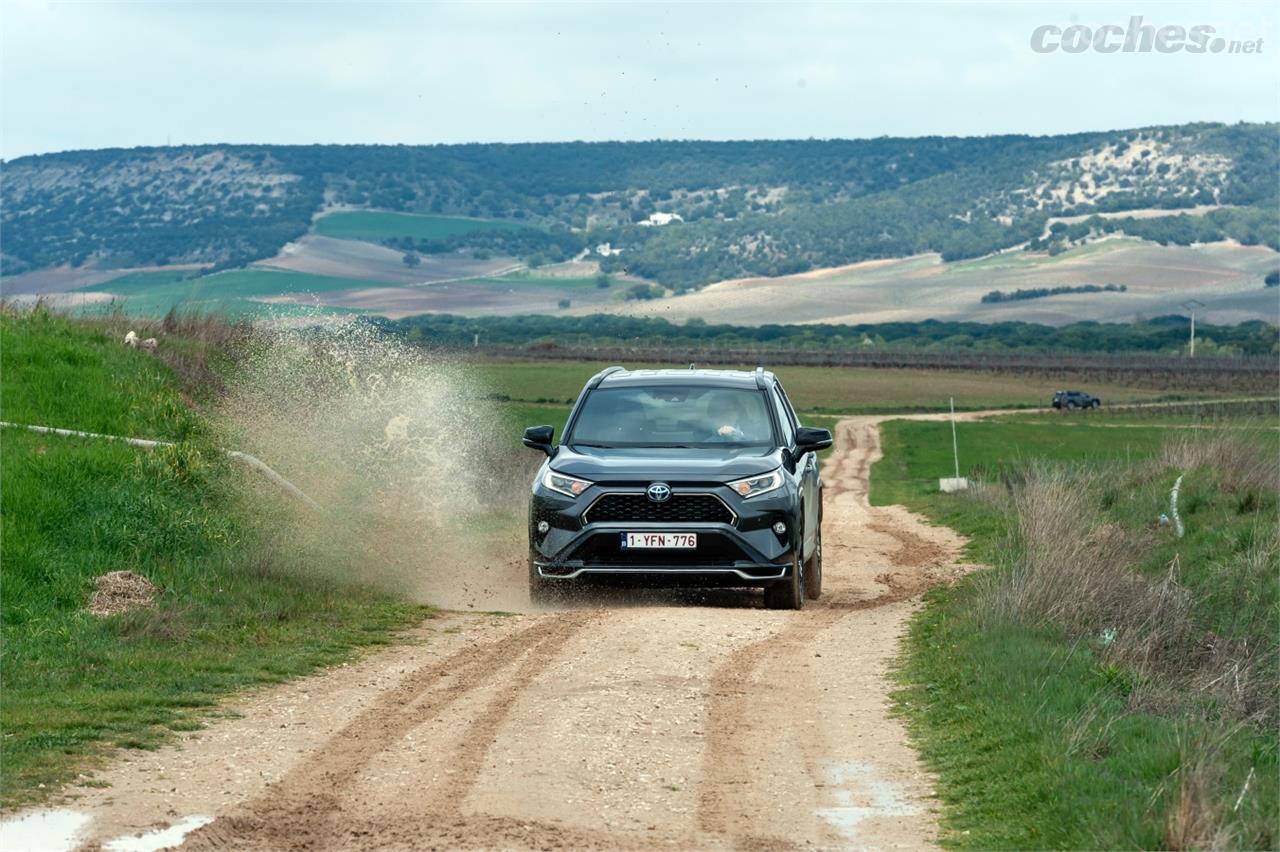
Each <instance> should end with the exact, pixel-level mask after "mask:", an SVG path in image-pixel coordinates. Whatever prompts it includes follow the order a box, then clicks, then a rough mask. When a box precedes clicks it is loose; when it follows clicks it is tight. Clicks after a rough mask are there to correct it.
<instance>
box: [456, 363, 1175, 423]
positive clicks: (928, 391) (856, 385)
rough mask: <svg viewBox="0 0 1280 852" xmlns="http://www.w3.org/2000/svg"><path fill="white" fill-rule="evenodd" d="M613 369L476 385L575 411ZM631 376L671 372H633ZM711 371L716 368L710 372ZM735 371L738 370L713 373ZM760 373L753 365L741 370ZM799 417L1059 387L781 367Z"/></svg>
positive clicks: (593, 366)
mask: <svg viewBox="0 0 1280 852" xmlns="http://www.w3.org/2000/svg"><path fill="white" fill-rule="evenodd" d="M607 366H609V364H607V363H605V362H602V361H601V362H580V361H492V360H477V361H475V362H474V363H473V365H472V372H473V374H474V375H475V377H476V380H477V381H478V382H479V383H481V384H483V385H484V386H485V387H486V388H487V390H488V391H489V392H490V393H493V394H495V395H497V396H498V397H500V398H506V399H510V400H515V401H524V402H556V403H561V404H569V403H571V402H572V401H573V400H574V399H576V398H577V395H578V393H579V392H581V390H582V386H583V385H584V384H585V383H586V381H587V379H589V378H591V376H592V375H593V374H595V373H596V372H597V371H599V370H601V369H603V368H604V367H607ZM627 366H628V367H631V368H637V369H638V368H641V367H655V366H656V367H666V368H670V367H671V365H670V364H665V365H654V364H639V363H637V364H628V365H627ZM708 366H711V365H708ZM715 366H717V367H721V366H730V367H732V366H734V365H715ZM736 366H737V368H738V369H754V365H736ZM774 371H775V372H776V373H777V374H778V376H779V378H781V380H782V383H783V386H784V387H785V388H786V389H787V393H788V394H789V395H790V396H791V401H792V402H793V403H794V404H795V406H796V408H797V409H799V410H801V411H807V412H813V413H826V414H878V413H886V412H912V411H945V410H946V409H947V404H948V403H947V400H948V398H949V397H952V396H954V397H955V400H956V409H957V410H960V411H977V410H984V409H993V408H1031V407H1038V406H1046V405H1048V404H1049V401H1050V399H1051V398H1052V396H1053V392H1054V390H1056V389H1057V388H1058V387H1059V386H1060V385H1058V384H1056V383H1055V382H1060V381H1061V380H1060V379H1059V380H1052V379H1045V378H1040V377H1035V376H1029V377H1021V378H1019V377H1013V376H1008V375H990V374H985V373H963V372H951V371H948V372H929V371H924V370H875V369H865V368H827V367H777V368H775V370H774ZM1088 387H1089V388H1090V390H1091V391H1092V392H1094V393H1096V394H1098V395H1099V396H1101V397H1102V398H1103V399H1105V400H1107V401H1108V403H1110V402H1116V403H1119V402H1145V401H1152V400H1158V399H1162V398H1165V397H1168V396H1175V397H1176V396H1177V395H1175V394H1169V393H1168V392H1167V391H1156V390H1150V389H1144V388H1135V387H1120V386H1116V385H1106V384H1096V383H1094V384H1090V385H1088Z"/></svg>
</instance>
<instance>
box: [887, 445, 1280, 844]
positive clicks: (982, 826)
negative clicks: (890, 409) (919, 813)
mask: <svg viewBox="0 0 1280 852" xmlns="http://www.w3.org/2000/svg"><path fill="white" fill-rule="evenodd" d="M882 436H883V446H884V452H885V454H884V458H883V459H881V460H880V461H879V462H878V463H877V464H876V465H875V466H874V467H873V469H872V477H871V482H872V501H873V503H876V504H885V503H905V504H906V505H908V506H910V507H911V508H913V509H916V510H918V511H921V512H923V513H925V514H926V515H928V516H929V517H930V518H932V519H933V520H935V521H938V522H942V523H946V524H948V525H950V526H952V527H954V528H956V529H958V530H959V531H961V532H963V533H965V534H966V535H969V536H970V537H971V545H970V550H971V555H973V556H974V557H976V558H977V559H979V560H981V561H984V562H986V563H987V564H990V565H992V566H993V567H992V568H990V569H988V570H983V571H979V572H976V573H974V574H971V575H969V577H967V578H966V579H965V580H963V581H961V582H960V583H958V584H956V585H954V586H950V587H943V588H939V589H935V590H934V591H932V592H930V593H929V595H928V596H927V598H926V600H927V605H926V607H925V609H924V610H923V611H922V612H921V613H920V614H919V615H918V616H917V617H916V618H915V619H914V621H913V624H912V627H911V632H910V637H909V640H908V651H907V655H906V657H905V659H904V660H903V661H902V664H901V669H900V673H899V674H900V677H901V680H902V683H903V689H902V691H901V693H900V694H899V696H898V700H899V708H900V711H901V712H902V713H903V714H904V715H905V716H906V718H907V720H908V722H909V725H910V728H911V731H912V734H913V737H914V739H915V741H916V743H917V744H918V746H919V747H920V749H921V752H922V754H923V756H924V758H925V760H926V762H927V764H928V765H929V766H930V768H931V769H932V770H933V771H934V772H935V773H936V774H937V776H938V779H939V793H940V796H941V799H942V801H943V802H944V804H945V812H944V828H945V836H944V845H946V846H949V847H952V848H971V849H991V848H1099V849H1100V848H1116V847H1127V848H1129V847H1140V848H1175V849H1177V848H1191V847H1196V848H1200V847H1213V848H1222V847H1226V848H1275V844H1276V842H1277V839H1278V838H1277V835H1276V826H1277V824H1280V809H1278V808H1277V801H1280V799H1278V796H1280V789H1278V788H1277V772H1278V770H1280V764H1278V761H1277V739H1276V714H1275V702H1274V697H1275V694H1276V692H1277V687H1278V680H1277V670H1276V660H1277V647H1276V639H1277V636H1278V635H1280V545H1277V540H1276V529H1277V522H1278V521H1280V512H1278V510H1277V498H1276V487H1275V478H1276V471H1275V467H1276V458H1277V452H1278V451H1280V440H1278V436H1277V435H1276V434H1275V433H1274V432H1241V431H1238V430H1215V431H1210V430H1195V431H1191V430H1169V429H1163V428H1160V427H1158V426H1147V427H1137V428H1125V429H1112V428H1106V427H1104V426H1101V425H1089V424H1081V425H1078V426H1077V427H1075V428H1066V429H1064V428H1061V426H1060V424H1054V423H1050V424H1040V423H1034V422H993V423H961V424H960V431H959V444H960V454H961V467H962V472H967V473H968V474H969V475H970V476H971V477H973V478H974V479H977V480H980V481H982V482H986V483H994V487H986V488H981V489H979V490H978V491H977V492H976V493H971V494H969V495H964V496H961V495H955V496H952V495H942V494H939V493H938V492H937V489H936V483H937V477H938V476H941V475H948V474H949V472H950V470H951V459H950V446H949V440H950V435H949V433H948V432H947V424H945V423H922V422H907V421H895V422H889V423H887V424H885V425H884V427H883V429H882ZM1179 474H1185V476H1186V479H1185V480H1184V482H1183V486H1182V490H1181V494H1180V506H1181V512H1182V517H1183V519H1184V520H1185V523H1186V536H1185V537H1184V538H1181V539H1179V538H1178V537H1177V536H1176V534H1175V533H1174V531H1173V527H1172V526H1162V525H1160V524H1159V523H1158V522H1157V519H1158V518H1159V516H1160V515H1161V513H1164V512H1168V511H1169V491H1170V488H1171V487H1172V485H1173V483H1174V480H1175V479H1176V478H1177V476H1178V475H1179ZM1002 483H1003V484H1002ZM1171 566H1172V567H1171ZM1232 672H1234V674H1231V673H1232ZM1224 675H1226V676H1225V677H1224ZM1232 678H1234V681H1233V680H1232ZM1246 782H1247V783H1248V787H1247V789H1246Z"/></svg>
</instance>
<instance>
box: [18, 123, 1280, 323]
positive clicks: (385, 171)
mask: <svg viewBox="0 0 1280 852" xmlns="http://www.w3.org/2000/svg"><path fill="white" fill-rule="evenodd" d="M1278 131H1280V126H1277V125H1275V124H1236V125H1223V124H1189V125H1180V126H1171V127H1151V128H1140V129H1131V130H1115V131H1106V132H1095V133H1079V134H1070V135H1059V136H1043V137H1030V136H990V137H970V138H959V137H925V138H913V139H892V138H880V139H866V140H791V141H745V142H696V141H655V142H625V143H624V142H617V143H578V142H574V143H531V144H519V145H481V144H474V145H435V146H351V145H314V146H275V145H205V146H193V147H172V148H136V149H129V150H121V149H115V150H100V151H73V152H65V153H58V154H48V155H41V156H34V157H24V158H21V159H18V160H14V161H11V162H8V163H5V164H4V178H5V179H4V181H3V184H2V185H0V225H2V226H3V229H4V244H3V252H2V253H0V272H2V273H3V275H4V290H5V293H6V295H12V294H15V293H28V294H32V293H50V292H60V291H68V290H80V289H82V288H92V289H91V290H88V291H87V292H89V293H98V294H100V293H103V292H112V291H111V288H110V287H109V286H104V282H107V281H109V280H110V279H112V278H114V277H116V276H119V275H123V274H125V273H126V272H128V273H135V272H151V271H155V270H156V269H160V270H168V269H169V268H171V267H179V266H181V267H185V268H186V269H188V270H193V272H194V274H196V275H199V274H200V273H202V272H203V273H206V274H207V273H216V272H220V271H222V270H226V269H235V268H240V267H245V266H249V265H253V264H256V265H261V266H266V267H271V268H276V269H284V270H288V271H290V272H294V273H300V274H303V273H305V274H310V275H315V276H328V277H330V278H332V277H338V278H345V279H351V280H352V281H353V282H356V283H355V284H353V286H351V287H350V288H346V289H342V290H335V288H334V286H333V282H331V281H315V282H309V281H308V279H305V278H299V277H297V276H295V277H294V278H291V279H288V280H289V281H290V282H293V284H294V285H295V289H293V290H279V291H277V292H274V293H258V292H257V290H255V295H254V296H252V297H251V298H252V299H255V300H257V299H271V300H279V301H283V302H287V303H298V302H306V303H317V304H321V305H329V304H332V305H333V306H334V307H341V308H344V309H361V310H371V311H375V312H382V313H392V314H405V313H412V312H415V311H417V312H422V311H438V310H448V311H453V312H461V313H467V312H469V311H471V310H473V308H474V310H475V311H476V312H483V313H508V314H510V313H518V312H520V311H522V310H523V311H528V310H536V311H557V310H565V309H567V308H566V305H565V302H566V301H568V302H570V303H571V305H572V308H571V309H572V310H575V311H576V310H595V309H598V308H600V307H609V305H611V304H613V303H614V302H615V300H617V299H621V298H622V296H620V295H618V294H620V293H621V294H623V295H626V291H627V290H631V292H630V295H631V296H632V297H637V296H638V297H654V296H657V295H660V294H662V293H663V292H666V293H672V294H677V295H678V294H682V293H685V292H687V291H690V290H700V289H702V288H705V287H707V285H710V284H716V287H717V288H719V290H717V291H716V292H718V293H724V292H726V291H727V290H731V291H732V292H733V293H735V294H737V293H739V292H741V293H747V292H749V291H751V292H754V290H753V288H755V289H758V288H759V287H760V286H765V289H768V288H769V287H772V286H774V285H760V284H759V283H758V281H759V280H760V279H767V280H773V279H776V286H777V287H788V288H789V287H790V286H791V285H792V284H794V283H796V282H797V281H807V280H809V276H813V275H817V277H818V278H821V279H823V280H826V279H827V278H829V277H830V275H829V274H828V273H827V272H821V271H822V270H837V272H835V273H831V274H834V275H836V276H837V277H840V276H841V275H843V273H842V272H839V271H838V270H839V268H841V267H847V266H850V265H853V264H861V263H866V262H868V261H895V262H905V263H908V264H910V263H915V261H903V260H902V259H906V258H913V257H919V256H933V257H934V258H935V264H936V261H939V260H940V261H941V262H942V263H943V264H944V266H943V267H942V268H943V269H946V270H948V275H947V276H942V277H941V278H939V279H938V280H937V281H934V282H932V284H937V285H947V284H949V283H951V281H952V279H954V281H955V282H960V283H962V284H963V283H964V282H965V281H968V283H967V284H965V285H964V286H959V287H957V288H956V289H955V290H947V291H946V292H945V294H944V295H945V297H944V298H941V300H940V301H936V302H935V301H934V300H932V299H929V300H925V301H921V300H917V301H916V302H914V303H913V304H902V297H901V296H899V297H895V298H897V303H896V304H893V305H889V306H887V307H886V306H879V307H877V306H876V305H875V304H870V305H866V306H864V305H862V304H835V303H832V304H829V305H828V308H827V310H826V312H825V313H824V314H823V315H821V316H818V315H814V316H799V315H797V316H796V317H789V316H788V317H787V319H788V321H804V319H806V318H807V319H809V320H818V319H831V318H835V317H842V316H846V315H850V314H861V313H863V312H864V310H865V309H871V308H874V311H873V312H880V313H885V315H886V316H898V317H921V316H927V315H932V313H936V312H942V314H944V315H946V316H956V317H963V318H979V319H981V318H982V317H983V315H984V312H991V313H992V317H993V318H1009V317H1015V316H1016V317H1022V318H1035V319H1041V320H1046V321H1056V320H1055V319H1054V317H1053V316H1050V314H1053V313H1054V311H1047V312H1046V311H1045V309H1046V308H1048V307H1051V305H1052V303H1051V301H1049V300H1046V301H1044V302H1042V303H1041V304H1038V305H1034V306H1028V305H1026V304H1021V303H1016V304H1015V303H1005V304H1002V305H992V306H989V309H990V310H988V308H983V309H973V310H971V309H970V307H969V306H968V302H969V301H974V302H977V301H978V299H980V297H981V295H982V294H983V293H985V292H987V291H990V290H993V289H997V288H998V285H1004V286H1008V287H1010V288H1012V289H1018V288H1019V286H1018V285H1020V284H1021V283H1022V282H1021V279H1019V278H1018V274H1014V275H1012V276H1010V275H1003V276H996V277H997V278H999V279H1000V280H999V281H998V282H997V285H992V286H987V284H986V283H984V282H981V281H979V280H978V278H976V277H975V278H972V280H970V279H965V278H964V276H963V275H960V276H959V277H955V276H951V275H950V269H951V265H952V264H956V263H963V262H967V261H971V260H973V259H975V258H984V257H988V256H990V255H993V254H996V253H1000V252H1010V251H1014V252H1016V253H1017V256H1018V257H1024V256H1025V257H1029V258H1033V259H1039V260H1044V259H1046V258H1049V259H1053V258H1057V257H1058V256H1060V255H1062V254H1063V253H1064V252H1072V251H1079V250H1082V249H1087V248H1088V247H1089V244H1091V243H1093V242H1096V241H1098V240H1100V239H1103V238H1108V237H1116V236H1120V235H1129V236H1136V237H1140V238H1142V239H1144V240H1147V241H1149V242H1151V243H1159V244H1162V245H1167V246H1199V245H1201V244H1204V243H1221V244H1224V245H1229V246H1234V247H1239V246H1241V245H1243V246H1245V247H1253V246H1267V247H1269V248H1270V249H1271V250H1280V226H1278V222H1277V213H1276V209H1277V189H1276V185H1275V181H1274V175H1275V174H1276V173H1277V172H1278V171H1280V132H1278ZM1184 212H1185V213H1188V214H1192V215H1180V214H1182V213H1184ZM1198 250H1199V249H1198V248H1197V249H1195V251H1198ZM1170 257H1171V256H1170ZM1170 257H1166V256H1164V255H1161V257H1160V259H1159V261H1158V262H1156V263H1155V264H1154V266H1153V268H1154V269H1163V268H1166V267H1168V266H1170V265H1171V263H1170ZM571 260H572V261H574V262H575V263H574V264H572V265H570V266H569V267H568V268H561V269H559V271H558V272H557V273H555V274H553V275H548V276H543V275H541V274H540V273H539V274H537V275H533V276H530V275H529V273H528V272H527V270H528V269H531V268H537V267H543V266H545V265H552V266H554V265H556V264H562V263H565V262H567V261H571ZM1215 262H1216V261H1215ZM1222 263H1223V264H1225V266H1226V267H1227V268H1228V274H1227V275H1226V278H1222V277H1221V276H1219V277H1218V278H1213V277H1212V275H1210V277H1209V278H1203V277H1202V278H1198V279H1196V280H1195V281H1194V282H1192V284H1193V285H1194V286H1193V287H1192V289H1195V288H1196V287H1199V286H1200V285H1202V284H1205V283H1206V282H1208V283H1215V282H1216V283H1218V284H1223V282H1224V281H1225V282H1226V284H1224V285H1223V286H1225V287H1226V290H1224V293H1226V295H1230V296H1232V298H1233V299H1234V301H1232V302H1231V304H1230V305H1228V306H1227V307H1225V308H1224V311H1225V313H1223V314H1222V316H1223V317H1224V318H1225V317H1227V316H1228V315H1232V316H1234V315H1237V314H1238V315H1240V316H1246V317H1247V316H1255V317H1257V316H1261V317H1263V318H1268V319H1272V318H1273V317H1272V316H1271V314H1269V313H1268V312H1267V311H1266V310H1262V311H1261V312H1259V309H1258V306H1257V305H1255V304H1254V303H1255V302H1259V301H1260V299H1261V297H1256V298H1253V299H1250V298H1244V300H1243V301H1240V299H1235V296H1234V293H1235V289H1244V287H1245V285H1244V284H1243V283H1240V282H1237V278H1240V280H1241V281H1243V278H1244V277H1247V278H1249V279H1250V281H1251V279H1252V276H1254V275H1255V274H1256V272H1257V271H1258V270H1263V271H1264V272H1265V271H1266V270H1265V269H1264V267H1268V264H1270V265H1272V266H1274V265H1275V264H1274V253H1273V251H1266V250H1261V249H1252V248H1249V249H1248V250H1247V251H1245V252H1243V253H1242V254H1240V255H1239V256H1233V257H1231V258H1230V259H1228V260H1225V261H1223V262H1222ZM1197 264H1200V265H1202V266H1203V265H1204V264H1203V263H1201V262H1200V261H1196V263H1193V264H1191V265H1192V266H1196V265H1197ZM1183 265H1185V264H1183ZM1209 265H1210V266H1213V265H1214V262H1210V263H1209ZM1220 265H1221V264H1220ZM1046 268H1052V267H1046ZM1022 271H1026V270H1025V269H1024V270H1022ZM960 272H964V269H961V270H960ZM1017 272H1018V270H1017V269H1015V273H1017ZM1087 272H1088V274H1089V275H1091V276H1094V277H1097V276H1099V275H1102V276H1105V275H1107V274H1109V273H1110V272H1111V270H1109V269H1105V268H1104V269H1092V268H1091V269H1088V270H1087ZM512 273H519V274H520V275H523V276H524V278H525V280H524V281H523V282H517V283H520V284H521V286H510V285H511V284H512V282H510V281H507V280H506V278H505V276H508V275H510V274H512ZM600 273H603V274H605V275H610V276H612V281H613V283H615V284H623V285H625V286H619V287H615V288H614V289H613V290H612V291H605V292H600V293H592V292H590V286H589V282H590V281H591V280H592V279H594V278H595V277H596V276H598V275H599V274H600ZM788 276H790V277H788ZM797 276H799V277H798V278H797ZM949 276H950V277H949ZM1185 277H1186V276H1181V278H1179V280H1182V278H1185ZM1050 278H1051V276H1050ZM1050 278H1045V277H1044V276H1041V278H1035V277H1034V276H1032V279H1033V283H1034V286H1041V285H1042V283H1044V282H1047V283H1048V285H1049V286H1050V287H1053V286H1062V285H1070V284H1072V283H1075V282H1076V280H1077V278H1078V275H1075V276H1067V278H1068V279H1070V280H1050ZM567 279H573V280H572V283H571V284H568V285H566V284H565V281H566V280H567ZM741 279H749V280H750V281H752V282H756V283H752V284H751V285H750V286H747V287H745V288H744V287H743V286H742V285H740V284H738V283H737V282H740V280H741ZM226 280H230V279H226ZM271 280H273V281H278V282H285V281H286V278H285V277H283V276H281V277H277V278H275V279H271ZM495 280H496V281H498V284H497V285H496V287H495V285H493V284H492V282H493V281H495ZM529 280H536V281H538V282H539V285H538V286H537V287H527V286H523V285H524V284H527V283H528V282H529ZM359 282H368V286H360V284H359ZM717 282H734V283H733V284H732V285H730V284H722V283H717ZM312 283H313V284H314V285H315V286H314V287H313V286H310V284H312ZM1087 283H1090V284H1098V285H1102V284H1105V283H1108V281H1106V280H1097V281H1094V280H1093V279H1092V278H1090V280H1089V281H1088V282H1087ZM1119 283H1125V284H1127V283H1128V282H1124V281H1121V282H1119ZM134 284H136V280H133V279H131V281H130V285H131V286H133V285H134ZM216 284H217V280H216V279H215V280H210V281H205V282H204V283H203V284H200V285H193V292H194V288H195V287H196V286H198V289H199V293H200V295H199V301H201V302H202V303H205V302H207V301H208V297H209V296H210V295H211V294H216V291H217V287H216ZM637 284H638V285H639V286H638V287H637ZM648 284H656V285H658V287H660V288H661V289H657V288H647V286H646V285H648ZM1237 284H1239V286H1237ZM427 285H431V286H427ZM584 285H585V286H584ZM1152 286H1153V287H1154V289H1156V290H1159V289H1161V287H1160V286H1159V285H1158V284H1157V285H1152ZM1249 286H1252V284H1250V285H1249ZM983 287H985V290H982V292H979V293H977V297H978V298H975V299H970V296H972V295H973V292H971V291H974V292H976V291H977V290H978V289H981V288H983ZM632 288H636V289H634V290H632ZM733 288H736V289H733ZM1233 288H1234V289H1233ZM602 289H604V288H603V287H602ZM807 289H812V288H807ZM1165 289H1168V290H1170V293H1169V294H1166V296H1167V298H1166V297H1165V296H1159V295H1156V296H1153V298H1152V299H1148V300H1147V301H1145V302H1144V301H1142V299H1141V298H1140V297H1141V295H1142V293H1141V292H1140V290H1139V291H1137V292H1131V293H1128V294H1125V298H1123V299H1117V298H1113V297H1112V294H1109V293H1107V294H1101V295H1099V296H1097V298H1094V297H1092V296H1091V297H1090V299H1089V301H1090V303H1091V304H1096V305H1101V306H1103V307H1100V308H1099V309H1098V310H1095V311H1087V312H1085V314H1087V315H1089V316H1094V315H1097V314H1098V313H1099V311H1101V312H1102V314H1103V315H1108V316H1109V314H1106V312H1107V311H1108V310H1109V308H1108V307H1106V306H1108V305H1114V304H1119V303H1120V302H1124V303H1125V304H1124V306H1123V310H1122V312H1121V313H1122V314H1147V315H1149V314H1150V313H1151V312H1155V311H1159V310H1163V309H1164V308H1163V307H1162V306H1163V305H1164V303H1165V302H1168V301H1170V299H1173V300H1174V301H1175V302H1176V300H1177V299H1179V298H1184V297H1185V296H1184V295H1183V294H1181V293H1179V292H1173V291H1176V290H1177V289H1178V288H1177V287H1171V288H1165ZM819 292H820V291H819V290H814V294H817V293H819ZM904 292H909V288H908V291H904ZM317 293H318V294H319V296H320V297H319V298H315V297H314V296H313V294H317ZM240 295H243V294H237V297H239V296H240ZM83 298H84V299H89V300H93V299H99V298H101V297H100V296H85V297H83ZM718 298H719V297H718V296H717V295H715V293H710V294H708V295H707V297H706V299H703V298H702V294H699V297H698V299H694V300H692V301H683V302H682V301H680V300H677V301H676V302H666V301H664V302H663V303H662V305H661V306H657V305H652V304H650V305H640V306H638V305H635V304H631V303H628V304H626V305H624V306H622V307H619V308H616V309H617V310H623V311H626V312H633V311H640V312H651V311H653V310H655V309H659V310H664V311H665V310H667V309H671V308H672V307H673V305H675V304H680V308H679V309H678V310H676V311H675V314H673V315H689V316H697V315H703V314H705V313H706V312H707V310H709V309H710V310H719V308H718V307H717V305H718V301H717V300H718ZM805 298H809V297H808V296H806V297H805ZM824 298H825V297H824ZM1053 298H1055V299H1060V300H1061V299H1068V298H1069V297H1066V296H1055V297H1053ZM735 299H736V296H735ZM810 300H811V299H810ZM957 300H960V301H962V302H964V304H963V305H960V304H959V303H958V302H957ZM1263 301H1265V300H1263ZM704 302H705V306H704ZM1237 303H1238V304H1237ZM735 305H736V302H735ZM1032 307H1034V308H1035V310H1034V311H1032V312H1031V313H1030V314H1028V313H1027V311H1029V310H1031V308H1032ZM1263 307H1264V308H1265V307H1266V305H1265V304H1264V305H1263ZM891 309H892V310H891ZM899 309H900V310H902V311H905V313H897V314H894V313H893V310H899ZM1232 312H1234V313H1232ZM801 313H804V312H803V311H802V312H801ZM810 313H811V312H810ZM1061 313H1063V314H1064V320H1063V321H1066V319H1070V318H1072V317H1074V316H1075V315H1077V314H1078V313H1079V312H1077V311H1075V310H1074V309H1073V308H1072V307H1070V305H1069V304H1068V306H1067V307H1066V308H1065V310H1064V311H1062V312H1061ZM1272 313H1274V312H1272ZM712 316H713V318H714V316H715V315H714V314H712ZM774 319H776V317H774ZM735 321H743V322H752V321H757V320H754V319H753V318H751V317H747V316H741V317H737V318H736V319H735Z"/></svg>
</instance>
